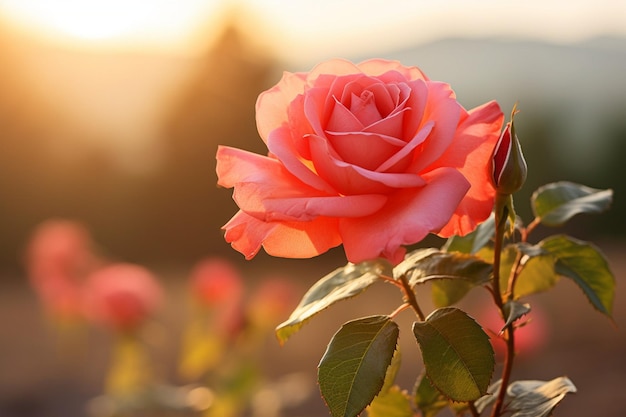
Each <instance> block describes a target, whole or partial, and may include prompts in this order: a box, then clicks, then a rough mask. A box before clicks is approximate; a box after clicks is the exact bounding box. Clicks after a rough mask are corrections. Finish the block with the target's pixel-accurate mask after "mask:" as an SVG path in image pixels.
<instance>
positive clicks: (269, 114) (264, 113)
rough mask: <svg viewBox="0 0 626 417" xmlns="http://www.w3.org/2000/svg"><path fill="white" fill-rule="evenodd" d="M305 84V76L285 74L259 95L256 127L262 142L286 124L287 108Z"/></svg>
mask: <svg viewBox="0 0 626 417" xmlns="http://www.w3.org/2000/svg"><path fill="white" fill-rule="evenodd" d="M305 83H306V74H304V73H295V74H294V73H290V72H285V73H283V77H282V79H281V80H280V81H279V82H278V84H276V85H275V86H274V87H272V88H270V89H269V90H267V91H265V92H263V93H261V94H260V95H259V97H258V98H257V101H256V125H257V130H258V131H259V135H260V136H261V138H262V139H263V141H266V140H267V137H268V135H269V133H270V132H271V131H272V130H274V129H276V128H277V127H279V126H281V125H282V124H283V123H285V122H287V108H288V107H289V104H290V103H291V101H293V99H294V98H295V97H296V96H297V95H298V94H302V92H303V91H304V86H305Z"/></svg>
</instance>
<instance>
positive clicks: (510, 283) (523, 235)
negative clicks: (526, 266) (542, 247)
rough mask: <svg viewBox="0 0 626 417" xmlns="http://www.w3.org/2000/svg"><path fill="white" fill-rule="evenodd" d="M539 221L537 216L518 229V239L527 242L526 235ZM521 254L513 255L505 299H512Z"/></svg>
mask: <svg viewBox="0 0 626 417" xmlns="http://www.w3.org/2000/svg"><path fill="white" fill-rule="evenodd" d="M539 223H540V219H539V218H535V219H534V220H533V221H532V222H531V223H530V224H529V225H528V227H522V228H521V229H520V241H521V242H522V243H525V242H528V235H529V234H530V232H532V231H533V229H534V228H535V227H537V225H538V224H539ZM522 258H523V255H522V254H521V253H520V252H518V253H517V255H516V256H515V262H513V267H512V268H511V275H510V276H509V281H508V286H507V289H506V293H507V299H508V300H513V298H514V291H515V283H516V282H517V277H518V276H519V269H520V266H521V263H522Z"/></svg>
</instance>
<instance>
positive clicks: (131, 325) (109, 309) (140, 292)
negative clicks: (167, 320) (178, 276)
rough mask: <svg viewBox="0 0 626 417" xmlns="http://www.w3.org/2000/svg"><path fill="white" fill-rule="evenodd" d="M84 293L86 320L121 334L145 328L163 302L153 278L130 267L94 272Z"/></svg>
mask: <svg viewBox="0 0 626 417" xmlns="http://www.w3.org/2000/svg"><path fill="white" fill-rule="evenodd" d="M84 292H85V294H84V303H85V306H84V307H85V313H86V315H87V317H89V318H91V319H93V320H94V321H96V322H101V323H103V324H105V325H108V326H111V327H112V328H113V329H116V330H121V331H130V330H134V329H135V328H137V327H138V326H140V325H141V324H143V323H144V322H145V321H146V320H147V319H148V318H149V317H150V316H151V315H152V314H154V313H155V311H156V309H157V308H158V307H159V306H160V304H161V301H162V298H163V291H162V289H161V287H160V285H159V283H158V282H157V279H156V278H155V277H154V275H153V274H152V273H151V272H150V271H149V270H147V269H146V268H144V267H142V266H139V265H135V264H129V263H115V264H110V265H107V266H105V267H103V268H101V269H99V270H97V271H95V272H94V273H92V274H91V275H90V276H89V277H88V278H87V282H86V284H85V289H84Z"/></svg>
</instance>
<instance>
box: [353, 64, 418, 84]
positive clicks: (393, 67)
mask: <svg viewBox="0 0 626 417" xmlns="http://www.w3.org/2000/svg"><path fill="white" fill-rule="evenodd" d="M357 67H358V68H359V69H360V70H361V71H363V72H364V73H365V74H367V75H375V76H379V78H380V79H381V80H383V81H384V82H389V81H390V80H389V78H391V77H393V72H395V73H397V74H399V75H401V77H402V78H404V79H407V80H417V79H421V80H425V81H427V80H428V78H427V77H426V75H425V74H424V73H423V72H422V71H420V69H419V68H417V67H405V66H404V65H402V64H401V63H400V62H399V61H388V60H386V59H370V60H367V61H363V62H361V63H359V64H357ZM392 79H393V80H397V78H395V77H393V78H392Z"/></svg>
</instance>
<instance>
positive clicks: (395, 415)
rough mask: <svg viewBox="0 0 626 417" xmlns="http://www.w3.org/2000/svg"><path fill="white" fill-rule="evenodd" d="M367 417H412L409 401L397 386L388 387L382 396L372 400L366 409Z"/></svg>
mask: <svg viewBox="0 0 626 417" xmlns="http://www.w3.org/2000/svg"><path fill="white" fill-rule="evenodd" d="M367 415H368V416H369V417H413V415H414V414H413V409H412V408H411V401H410V399H409V396H408V395H407V394H406V392H404V391H402V390H400V388H399V387H398V386H397V385H394V386H392V387H390V389H389V390H387V391H386V392H385V393H384V394H382V393H381V394H380V395H378V396H376V398H374V401H372V403H371V404H370V405H369V407H367Z"/></svg>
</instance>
